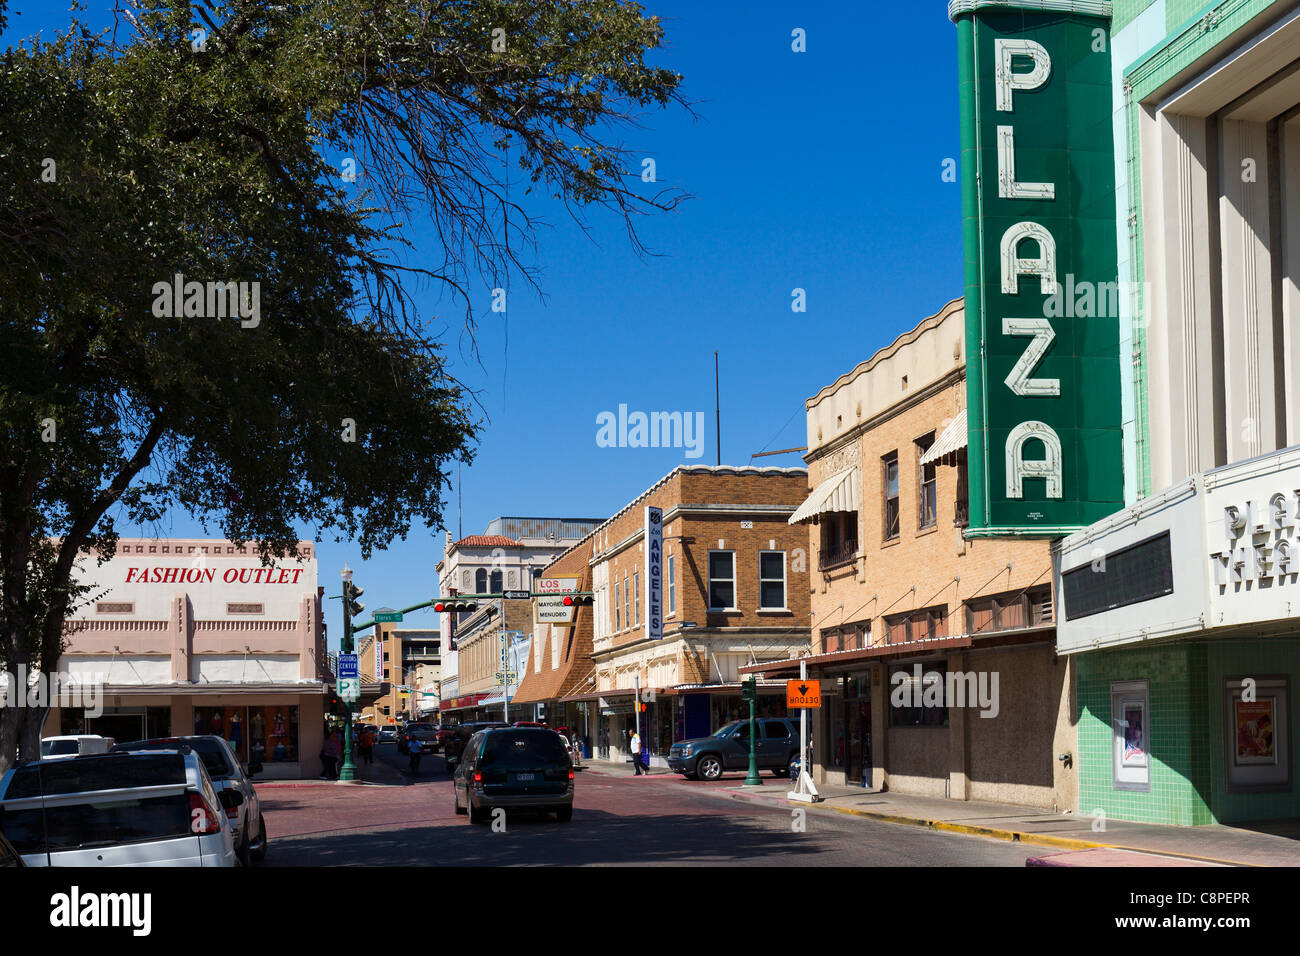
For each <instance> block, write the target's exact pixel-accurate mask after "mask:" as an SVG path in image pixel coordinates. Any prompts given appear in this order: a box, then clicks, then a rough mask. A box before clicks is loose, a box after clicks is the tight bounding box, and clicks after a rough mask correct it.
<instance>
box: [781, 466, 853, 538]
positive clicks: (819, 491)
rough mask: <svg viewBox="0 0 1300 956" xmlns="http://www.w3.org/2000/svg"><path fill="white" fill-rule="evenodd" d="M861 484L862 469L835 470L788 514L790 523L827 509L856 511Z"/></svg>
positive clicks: (795, 522) (803, 519)
mask: <svg viewBox="0 0 1300 956" xmlns="http://www.w3.org/2000/svg"><path fill="white" fill-rule="evenodd" d="M861 484H862V471H861V469H859V468H856V467H855V468H849V469H847V470H845V471H841V472H837V473H835V474H833V475H831V476H830V477H829V478H827V479H826V480H825V481H823V482H822V483H821V484H819V485H818V486H817V487H816V488H814V489H813V493H812V494H810V495H809V496H808V497H807V498H806V499H805V500H804V503H803V504H801V505H800V506H799V507H798V508H797V509H795V513H794V514H792V515H791V516H790V524H799V522H801V521H807V520H808V519H809V518H811V517H813V516H814V515H819V514H825V513H827V512H829V511H857V510H858V486H859V485H861Z"/></svg>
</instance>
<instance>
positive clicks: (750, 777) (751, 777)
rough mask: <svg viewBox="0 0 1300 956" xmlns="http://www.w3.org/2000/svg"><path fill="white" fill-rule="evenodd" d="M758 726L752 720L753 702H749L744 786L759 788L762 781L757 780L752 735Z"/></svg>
mask: <svg viewBox="0 0 1300 956" xmlns="http://www.w3.org/2000/svg"><path fill="white" fill-rule="evenodd" d="M757 731H758V726H757V723H756V721H755V720H754V701H752V700H751V701H750V702H749V773H747V774H745V786H747V787H761V786H762V785H763V781H762V780H760V779H759V778H758V754H757V753H756V752H755V750H754V734H755V733H756V732H757Z"/></svg>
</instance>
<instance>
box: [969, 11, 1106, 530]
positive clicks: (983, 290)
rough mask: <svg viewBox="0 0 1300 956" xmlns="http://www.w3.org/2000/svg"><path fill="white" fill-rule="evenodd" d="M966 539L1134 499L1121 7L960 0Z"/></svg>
mask: <svg viewBox="0 0 1300 956" xmlns="http://www.w3.org/2000/svg"><path fill="white" fill-rule="evenodd" d="M948 14H949V16H950V17H951V18H952V19H953V21H954V22H955V23H956V24H957V37H958V44H959V49H960V78H961V171H962V220H963V228H962V238H963V245H964V249H965V283H966V354H967V363H966V368H967V421H968V423H969V426H968V427H969V436H968V437H969V452H968V461H969V477H970V527H969V529H968V531H967V534H968V535H971V536H977V535H985V536H991V535H1008V534H1012V535H1042V536H1054V535H1061V534H1068V533H1069V532H1071V531H1074V530H1077V529H1078V528H1081V527H1084V526H1085V525H1088V524H1091V523H1092V522H1093V521H1096V520H1098V519H1100V518H1103V517H1105V516H1106V515H1108V514H1111V513H1113V512H1115V511H1117V510H1119V509H1120V508H1122V507H1123V503H1124V478H1123V445H1122V439H1121V423H1120V383H1119V293H1120V288H1119V284H1118V282H1117V281H1116V280H1117V274H1116V246H1115V243H1116V240H1115V169H1114V161H1115V159H1114V145H1113V136H1112V132H1111V77H1110V35H1109V34H1110V31H1109V25H1110V4H1109V3H1101V2H1093V0H1038V2H1033V0H1021V2H1012V0H1002V2H999V0H953V2H951V3H950V4H949V6H948Z"/></svg>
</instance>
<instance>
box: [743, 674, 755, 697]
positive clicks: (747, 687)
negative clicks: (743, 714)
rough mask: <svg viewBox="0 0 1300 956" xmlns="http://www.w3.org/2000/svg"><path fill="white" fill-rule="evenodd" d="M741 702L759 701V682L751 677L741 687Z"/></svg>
mask: <svg viewBox="0 0 1300 956" xmlns="http://www.w3.org/2000/svg"><path fill="white" fill-rule="evenodd" d="M740 699H741V700H758V681H757V679H755V678H753V677H751V678H750V679H749V680H747V681H745V682H744V683H742V684H741V685H740Z"/></svg>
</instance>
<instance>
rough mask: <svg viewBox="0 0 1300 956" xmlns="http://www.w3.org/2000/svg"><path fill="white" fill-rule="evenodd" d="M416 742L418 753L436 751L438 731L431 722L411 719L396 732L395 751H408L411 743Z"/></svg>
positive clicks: (403, 752)
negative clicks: (418, 747) (418, 748)
mask: <svg viewBox="0 0 1300 956" xmlns="http://www.w3.org/2000/svg"><path fill="white" fill-rule="evenodd" d="M415 743H418V744H419V746H420V753H424V754H431V753H437V752H438V731H437V728H436V727H434V726H433V724H426V723H421V722H419V721H414V720H413V721H411V722H410V723H408V724H406V725H404V726H403V727H402V729H401V730H399V731H398V732H397V752H398V753H402V754H405V753H410V752H411V747H412V745H413V744H415Z"/></svg>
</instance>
